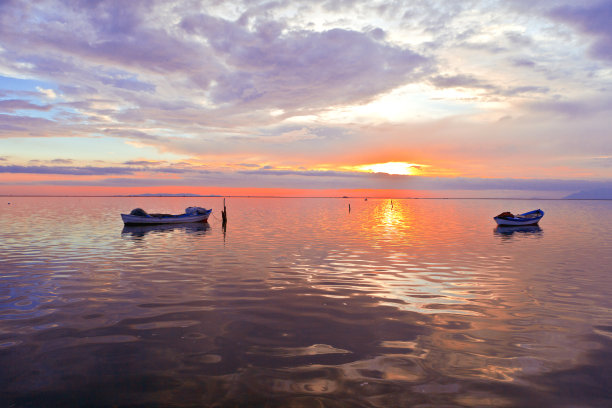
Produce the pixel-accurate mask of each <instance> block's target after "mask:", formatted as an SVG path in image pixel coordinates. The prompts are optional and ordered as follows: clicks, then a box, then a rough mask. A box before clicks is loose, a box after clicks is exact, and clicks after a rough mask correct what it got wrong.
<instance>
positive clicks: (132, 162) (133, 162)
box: [123, 160, 165, 166]
mask: <svg viewBox="0 0 612 408" xmlns="http://www.w3.org/2000/svg"><path fill="white" fill-rule="evenodd" d="M164 163H165V162H164V161H157V160H129V161H126V162H123V164H126V165H128V166H157V165H160V164H164Z"/></svg>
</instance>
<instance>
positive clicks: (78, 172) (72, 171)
mask: <svg viewBox="0 0 612 408" xmlns="http://www.w3.org/2000/svg"><path fill="white" fill-rule="evenodd" d="M32 162H37V161H32ZM140 171H148V172H156V173H175V174H180V173H185V172H188V171H189V170H188V169H180V168H173V167H163V168H161V167H160V168H148V167H147V168H133V167H111V166H106V167H94V166H82V167H77V166H16V165H12V166H0V173H27V174H69V175H73V176H103V175H110V174H112V175H129V174H134V173H137V172H140ZM199 172H202V173H206V172H207V171H206V170H199Z"/></svg>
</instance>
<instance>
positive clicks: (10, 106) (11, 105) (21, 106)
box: [0, 99, 51, 112]
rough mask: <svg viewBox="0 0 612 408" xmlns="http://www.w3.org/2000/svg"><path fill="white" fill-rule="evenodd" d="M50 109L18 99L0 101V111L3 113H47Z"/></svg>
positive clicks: (47, 106)
mask: <svg viewBox="0 0 612 408" xmlns="http://www.w3.org/2000/svg"><path fill="white" fill-rule="evenodd" d="M50 109H51V105H36V104H34V103H31V102H28V101H24V100H20V99H4V100H0V111H4V112H15V111H16V110H37V111H48V110H50Z"/></svg>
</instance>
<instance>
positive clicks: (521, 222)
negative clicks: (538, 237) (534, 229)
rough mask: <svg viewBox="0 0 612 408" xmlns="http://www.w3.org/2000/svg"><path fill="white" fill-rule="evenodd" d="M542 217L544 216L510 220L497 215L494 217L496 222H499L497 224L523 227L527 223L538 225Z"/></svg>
mask: <svg viewBox="0 0 612 408" xmlns="http://www.w3.org/2000/svg"><path fill="white" fill-rule="evenodd" d="M541 219H542V217H539V218H537V219H536V218H534V219H530V220H509V219H505V218H497V217H495V218H494V220H495V222H497V225H500V226H505V227H522V226H526V225H537V224H538V222H540V220H541Z"/></svg>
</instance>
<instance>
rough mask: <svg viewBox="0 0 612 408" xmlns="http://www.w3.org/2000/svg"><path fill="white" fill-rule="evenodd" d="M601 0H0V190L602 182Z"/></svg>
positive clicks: (461, 189) (397, 191) (234, 190)
mask: <svg viewBox="0 0 612 408" xmlns="http://www.w3.org/2000/svg"><path fill="white" fill-rule="evenodd" d="M610 21H612V0H604V1H601V0H599V1H591V0H582V1H580V2H576V1H573V0H572V1H570V0H555V1H553V0H540V1H532V0H530V1H526V0H500V1H495V0H486V1H485V0H481V1H476V0H474V1H472V0H462V1H454V0H439V1H436V0H422V1H421V0H414V1H370V0H369V1H352V0H321V1H318V0H310V1H284V0H278V1H274V0H272V1H257V0H244V1H195V0H193V1H192V0H185V1H162V0H159V1H158V0H131V1H122V0H117V1H105V0H88V1H85V0H63V1H48V0H40V1H35V2H34V1H20V0H0V195H22V194H23V195H32V194H42V195H46V194H49V195H53V194H59V195H81V194H82V195H109V194H110V195H112V194H139V193H174V194H178V193H195V194H221V195H288V196H329V195H357V196H377V195H378V196H399V197H517V198H518V197H524V198H534V197H540V198H562V197H565V196H568V195H570V194H575V193H577V192H586V193H587V195H588V192H592V193H593V194H595V195H599V196H602V195H604V196H605V195H609V196H610V197H609V198H612V130H611V129H612V115H611V113H612V24H610Z"/></svg>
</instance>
